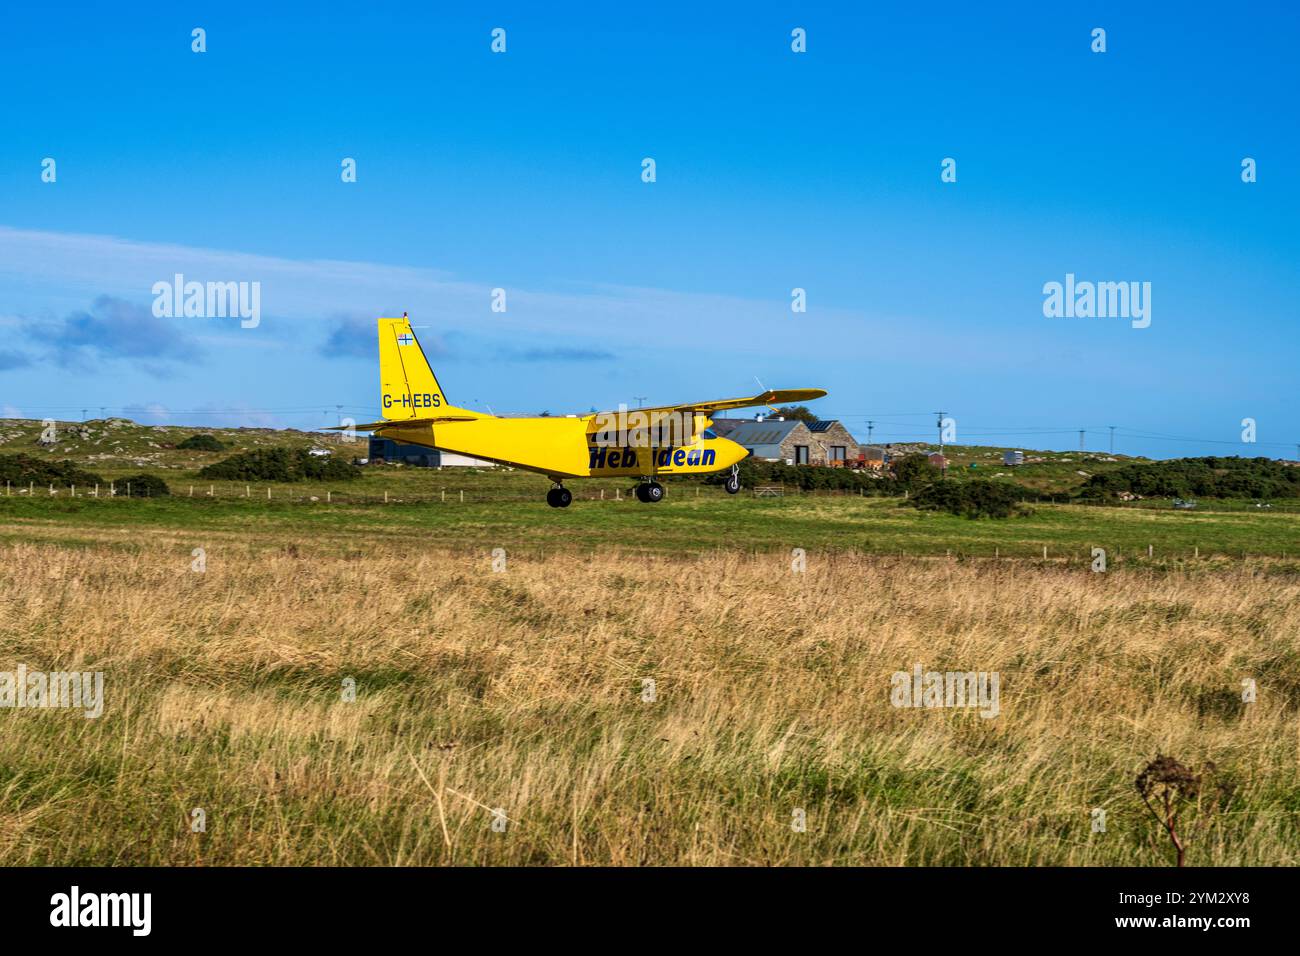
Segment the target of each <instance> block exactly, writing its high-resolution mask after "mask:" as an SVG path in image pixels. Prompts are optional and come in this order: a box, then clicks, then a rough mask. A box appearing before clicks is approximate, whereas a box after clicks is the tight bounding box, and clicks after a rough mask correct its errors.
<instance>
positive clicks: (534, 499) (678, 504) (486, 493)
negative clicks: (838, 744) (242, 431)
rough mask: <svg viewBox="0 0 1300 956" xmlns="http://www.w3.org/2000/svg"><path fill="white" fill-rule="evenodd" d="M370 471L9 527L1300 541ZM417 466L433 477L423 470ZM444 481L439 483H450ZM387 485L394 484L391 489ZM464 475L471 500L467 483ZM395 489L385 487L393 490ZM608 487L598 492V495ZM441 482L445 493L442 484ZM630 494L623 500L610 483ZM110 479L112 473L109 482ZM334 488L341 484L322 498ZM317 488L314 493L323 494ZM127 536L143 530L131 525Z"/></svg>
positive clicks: (355, 536) (1241, 521)
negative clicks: (573, 493)
mask: <svg viewBox="0 0 1300 956" xmlns="http://www.w3.org/2000/svg"><path fill="white" fill-rule="evenodd" d="M401 477H402V479H403V480H402V481H393V482H388V481H383V480H381V479H378V478H376V479H374V481H373V483H372V482H371V480H370V479H366V480H365V481H364V482H357V483H350V484H346V485H342V486H339V485H336V486H331V487H329V488H326V487H323V486H321V487H310V486H297V485H282V486H269V487H270V491H271V497H270V498H269V499H268V498H267V497H266V490H267V487H268V486H266V485H261V486H257V485H253V486H250V487H249V496H248V497H243V494H244V487H243V486H242V485H240V486H236V485H232V484H229V483H226V484H221V485H217V486H216V487H215V488H214V491H215V492H216V494H215V496H214V497H208V496H207V494H206V492H207V488H208V485H207V484H206V483H205V484H203V485H202V486H196V488H195V497H193V498H190V497H188V496H187V495H185V494H184V492H185V490H186V486H180V487H178V488H177V490H178V491H181V492H182V494H180V495H177V496H173V497H171V498H165V499H150V500H142V499H126V498H116V499H111V498H108V497H104V496H101V497H99V498H93V497H78V498H75V499H73V498H70V497H69V496H68V494H67V493H66V492H64V493H62V494H58V495H55V496H49V495H48V493H45V494H40V493H38V494H36V495H35V496H34V497H33V498H31V499H28V498H27V496H25V495H22V496H19V495H11V496H10V497H7V498H0V536H3V537H4V538H6V539H9V540H41V539H47V538H65V537H67V536H69V535H73V536H75V532H76V530H77V529H79V528H81V529H99V530H108V529H114V528H121V529H128V528H129V529H131V530H132V531H135V532H141V531H165V532H167V533H169V534H171V535H174V536H180V537H183V536H186V535H189V536H191V537H202V536H204V535H209V534H216V535H221V536H223V537H230V536H262V537H273V538H277V539H282V540H285V541H288V540H291V539H293V538H295V537H298V536H301V535H310V536H312V538H313V539H315V540H328V541H332V542H335V543H336V545H337V546H338V547H339V548H349V547H351V548H356V547H362V546H364V544H365V543H366V542H367V541H371V542H373V541H379V540H384V541H390V542H403V541H405V542H409V543H413V544H418V543H420V542H425V543H427V544H430V545H437V546H439V547H448V548H455V549H482V548H488V549H490V548H493V547H510V548H524V549H526V550H529V551H533V552H536V553H545V552H548V551H557V550H578V551H587V552H591V551H604V550H610V549H613V550H618V551H626V552H629V553H636V552H658V553H664V552H684V553H693V554H699V553H706V552H713V551H730V550H737V551H742V552H750V551H778V550H787V551H788V550H789V549H791V548H804V549H806V550H814V549H816V550H823V551H837V552H845V551H852V552H861V553H867V554H884V555H888V554H909V555H947V554H948V553H950V552H951V553H953V554H954V555H958V556H966V555H969V556H976V557H993V556H995V555H998V556H1005V557H1025V558H1033V557H1037V558H1041V557H1042V554H1043V548H1044V547H1046V548H1047V556H1048V558H1050V559H1054V560H1066V561H1072V562H1079V563H1081V564H1085V565H1086V564H1087V563H1088V562H1090V561H1091V550H1092V548H1094V547H1097V548H1103V549H1105V550H1106V552H1107V556H1108V560H1112V561H1115V560H1137V559H1139V558H1140V559H1142V560H1145V559H1146V557H1147V551H1148V548H1150V549H1151V554H1152V556H1153V557H1155V558H1157V559H1160V560H1169V559H1191V558H1193V557H1194V556H1195V555H1197V554H1198V553H1199V555H1200V556H1202V557H1206V558H1208V557H1211V556H1215V555H1227V556H1238V557H1240V556H1243V555H1256V556H1274V557H1300V514H1298V513H1296V512H1292V511H1281V510H1274V511H1257V510H1254V509H1250V508H1242V507H1232V506H1231V504H1230V505H1229V507H1224V508H1222V509H1220V510H1210V509H1205V510H1198V511H1194V512H1183V511H1174V510H1172V509H1161V510H1156V509H1153V508H1143V507H1105V506H1089V505H1080V504H1071V505H1053V504H1035V505H1032V506H1031V507H1030V509H1029V512H1030V513H1029V514H1028V515H1027V516H1024V517H1013V518H1008V519H1001V520H990V519H981V520H970V519H965V518H958V517H955V516H951V515H947V514H939V513H931V512H921V511H918V510H916V509H915V508H911V507H909V506H908V505H907V504H906V503H905V502H903V501H901V500H900V499H895V498H861V497H856V496H852V495H843V496H834V495H815V496H814V495H795V494H789V495H787V496H786V497H782V498H754V497H752V496H750V495H748V494H744V493H742V494H740V495H736V496H729V495H726V494H725V493H723V492H722V491H721V490H720V489H718V488H716V487H712V486H704V485H700V484H698V483H692V482H681V483H672V484H670V486H669V493H668V497H667V498H666V499H665V500H664V501H663V502H661V503H660V504H658V505H643V504H640V503H639V502H637V501H635V500H632V499H629V497H628V496H627V494H626V492H627V488H628V485H627V483H626V482H622V483H617V482H605V483H604V484H603V485H597V486H595V487H591V486H587V485H585V484H584V483H575V487H576V488H577V489H578V495H579V497H578V498H576V500H575V501H574V504H573V505H572V506H571V507H570V508H568V509H565V510H557V509H552V508H549V507H547V505H546V504H545V503H544V502H543V501H541V500H539V497H538V495H537V492H538V491H540V490H542V489H544V488H545V487H546V482H545V480H544V479H536V478H533V477H531V476H523V475H515V476H510V480H509V481H506V480H503V479H501V478H498V477H497V476H477V477H476V476H470V475H451V476H445V473H444V474H443V475H437V474H426V475H412V474H411V473H410V472H408V473H406V474H404V475H402V476H401ZM420 479H428V480H427V481H420ZM439 485H441V486H442V487H439ZM389 489H392V490H389ZM466 489H468V494H467V495H466V500H465V501H463V502H462V501H461V498H460V492H461V491H463V490H466ZM386 490H387V491H388V494H389V500H388V502H387V503H385V501H384V498H383V496H384V492H385V491H386ZM602 490H603V491H604V492H605V497H604V499H603V500H602V499H601V498H600V497H599V495H600V492H601V491H602ZM444 492H445V500H444V498H443V493H444ZM616 492H617V493H620V494H621V496H622V498H621V500H615V498H614V495H615V493H616ZM106 493H107V489H105V494H106ZM327 497H328V498H329V499H330V500H328V501H327ZM312 498H315V499H316V500H314V501H313V500H312ZM122 543H123V545H124V546H126V545H132V544H138V543H140V542H139V540H138V539H136V538H133V537H128V538H126V539H124V540H123V542H122Z"/></svg>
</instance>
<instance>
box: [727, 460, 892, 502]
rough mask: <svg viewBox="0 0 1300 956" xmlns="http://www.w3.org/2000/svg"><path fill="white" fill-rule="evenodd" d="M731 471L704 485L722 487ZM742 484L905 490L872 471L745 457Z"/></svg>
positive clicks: (871, 491)
mask: <svg viewBox="0 0 1300 956" xmlns="http://www.w3.org/2000/svg"><path fill="white" fill-rule="evenodd" d="M729 474H730V472H729V471H719V472H714V473H713V474H711V475H709V476H708V477H707V478H705V479H704V483H705V484H709V485H720V484H722V483H723V482H724V481H726V480H727V477H728V475H729ZM740 483H741V484H742V485H743V486H745V487H746V488H753V487H754V486H755V485H785V486H787V487H794V488H799V489H801V490H803V491H824V490H839V491H849V492H853V493H855V494H856V493H858V492H861V493H862V494H865V495H872V496H877V495H901V494H902V493H903V488H902V486H901V485H899V484H898V482H896V481H894V480H893V479H892V478H875V477H872V474H871V473H870V472H866V471H854V470H853V469H851V468H825V467H822V466H820V465H787V464H785V462H780V461H756V460H754V459H753V458H746V459H745V460H744V461H742V462H741V463H740Z"/></svg>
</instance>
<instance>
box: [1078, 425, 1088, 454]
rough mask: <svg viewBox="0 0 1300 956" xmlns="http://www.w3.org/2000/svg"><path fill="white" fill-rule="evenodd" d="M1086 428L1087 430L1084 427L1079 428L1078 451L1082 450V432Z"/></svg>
mask: <svg viewBox="0 0 1300 956" xmlns="http://www.w3.org/2000/svg"><path fill="white" fill-rule="evenodd" d="M1086 430H1087V429H1084V428H1080V429H1079V451H1083V433H1084V432H1085V431H1086Z"/></svg>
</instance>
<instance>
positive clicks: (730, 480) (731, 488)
mask: <svg viewBox="0 0 1300 956" xmlns="http://www.w3.org/2000/svg"><path fill="white" fill-rule="evenodd" d="M722 487H723V488H725V489H726V490H727V494H729V495H734V494H735V493H736V492H738V491H739V490H740V472H739V471H738V470H736V469H734V468H733V469H732V472H731V474H729V475H728V476H727V480H726V481H724V482H723V483H722Z"/></svg>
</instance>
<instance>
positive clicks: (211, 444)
mask: <svg viewBox="0 0 1300 956" xmlns="http://www.w3.org/2000/svg"><path fill="white" fill-rule="evenodd" d="M176 447H177V448H182V449H184V450H185V451H225V450H226V446H225V444H224V443H223V442H222V441H221V440H220V439H218V438H217V436H215V435H191V436H190V437H189V438H187V439H185V440H184V441H183V442H181V443H180V444H179V445H177V446H176Z"/></svg>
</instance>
